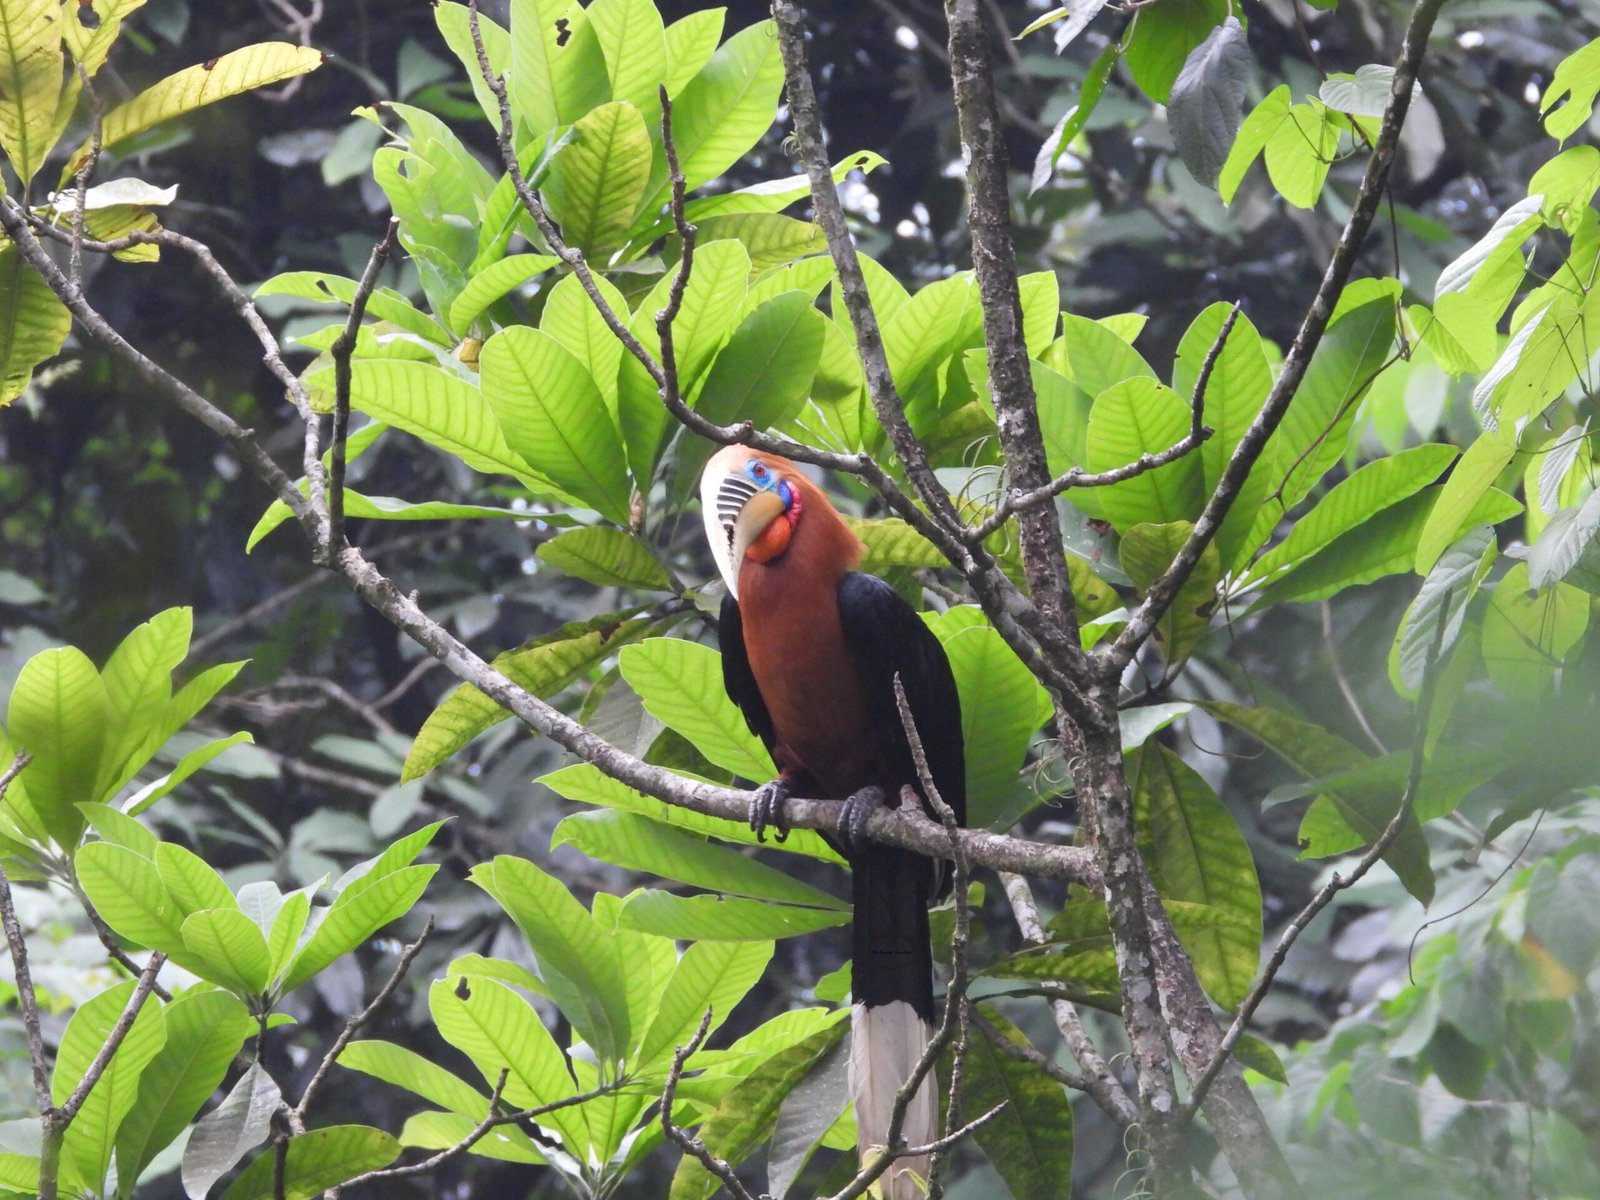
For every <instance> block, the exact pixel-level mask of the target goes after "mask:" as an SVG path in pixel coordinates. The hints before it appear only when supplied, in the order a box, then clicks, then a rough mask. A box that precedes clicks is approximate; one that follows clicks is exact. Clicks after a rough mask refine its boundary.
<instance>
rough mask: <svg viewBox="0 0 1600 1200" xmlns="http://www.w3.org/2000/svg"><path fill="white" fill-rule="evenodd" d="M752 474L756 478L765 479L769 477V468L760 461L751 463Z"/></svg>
mask: <svg viewBox="0 0 1600 1200" xmlns="http://www.w3.org/2000/svg"><path fill="white" fill-rule="evenodd" d="M750 474H751V475H752V476H754V477H755V478H756V479H765V478H766V477H767V469H766V467H764V466H762V465H761V464H760V463H752V464H750Z"/></svg>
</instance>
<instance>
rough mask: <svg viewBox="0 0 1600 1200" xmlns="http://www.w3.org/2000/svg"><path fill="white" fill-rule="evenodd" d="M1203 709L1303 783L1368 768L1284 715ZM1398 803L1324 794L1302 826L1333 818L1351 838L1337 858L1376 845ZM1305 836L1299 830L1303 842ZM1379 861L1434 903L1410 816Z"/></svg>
mask: <svg viewBox="0 0 1600 1200" xmlns="http://www.w3.org/2000/svg"><path fill="white" fill-rule="evenodd" d="M1203 707H1204V708H1205V710H1206V711H1207V712H1209V713H1210V714H1211V715H1212V716H1214V717H1216V718H1217V719H1218V720H1219V721H1225V722H1227V723H1228V724H1230V725H1233V726H1234V727H1236V728H1238V729H1242V730H1244V731H1245V732H1246V733H1249V734H1251V735H1253V736H1254V737H1256V738H1259V739H1260V740H1261V742H1262V743H1263V744H1264V745H1265V746H1266V747H1267V748H1268V749H1269V750H1271V751H1272V752H1273V753H1274V754H1276V755H1277V756H1278V757H1279V758H1281V759H1283V761H1284V762H1286V763H1288V764H1289V766H1291V767H1293V768H1294V769H1295V770H1296V771H1298V772H1299V773H1300V774H1301V775H1302V776H1303V777H1305V778H1307V779H1316V778H1318V777H1320V776H1323V775H1332V774H1334V773H1336V772H1340V771H1349V770H1353V769H1355V768H1358V767H1361V766H1364V765H1366V764H1367V763H1368V762H1370V760H1369V759H1368V758H1367V756H1366V755H1364V754H1362V753H1361V751H1359V750H1357V749H1356V748H1355V747H1354V746H1352V745H1350V743H1349V742H1346V741H1345V740H1344V739H1343V738H1340V737H1337V736H1336V735H1334V734H1331V733H1329V732H1328V731H1327V730H1326V729H1323V728H1322V727H1321V726H1319V725H1313V724H1312V723H1310V722H1309V721H1302V720H1300V719H1299V718H1298V717H1291V716H1289V715H1288V714H1287V713H1282V712H1278V711H1276V710H1274V709H1270V708H1249V707H1246V706H1244V705H1240V704H1230V703H1227V702H1225V701H1220V700H1213V701H1210V702H1208V703H1207V704H1205V705H1204V706H1203ZM1398 801H1399V794H1398V792H1397V791H1391V792H1389V793H1388V794H1387V795H1383V796H1372V795H1370V794H1363V795H1361V796H1360V797H1357V798H1352V799H1349V800H1347V799H1346V798H1345V797H1342V796H1340V795H1337V794H1334V793H1327V794H1326V795H1325V796H1323V797H1319V798H1318V800H1317V801H1316V802H1315V803H1314V804H1313V805H1312V810H1311V812H1308V813H1307V816H1306V821H1307V822H1310V821H1313V820H1314V819H1315V820H1321V819H1323V818H1324V817H1325V816H1327V815H1331V816H1333V817H1335V818H1336V819H1337V820H1338V821H1339V822H1340V823H1341V824H1342V825H1343V826H1344V827H1345V828H1346V829H1347V830H1348V831H1349V832H1350V833H1351V834H1352V835H1353V839H1352V842H1351V843H1350V844H1346V845H1343V846H1342V847H1341V848H1340V849H1338V850H1334V849H1331V848H1330V849H1329V850H1328V852H1329V853H1341V852H1342V851H1343V850H1345V849H1353V848H1354V847H1355V846H1360V845H1365V844H1370V843H1371V842H1375V841H1377V839H1378V836H1379V835H1380V834H1381V833H1382V832H1383V829H1384V826H1386V825H1387V824H1388V823H1389V820H1390V818H1392V817H1393V816H1394V811H1395V808H1396V805H1397V803H1398ZM1305 833H1306V829H1305V827H1304V825H1302V836H1304V834H1305ZM1383 860H1384V862H1386V863H1388V864H1389V866H1390V867H1391V868H1393V870H1394V873H1395V874H1396V875H1397V876H1399V878H1400V882H1401V883H1402V884H1404V885H1405V889H1406V891H1408V892H1410V893H1411V894H1412V895H1413V896H1415V897H1416V898H1417V899H1418V900H1421V901H1422V902H1423V904H1427V903H1429V902H1430V901H1431V900H1432V899H1433V866H1432V861H1431V858H1430V856H1429V854H1428V843H1427V841H1426V839H1424V837H1423V836H1422V827H1421V826H1420V825H1419V824H1418V823H1417V819H1416V816H1415V815H1414V814H1413V815H1411V816H1410V817H1408V818H1407V819H1406V820H1405V821H1403V822H1402V823H1401V826H1400V832H1399V835H1398V836H1397V837H1396V838H1395V840H1394V842H1393V843H1392V844H1391V845H1390V846H1389V849H1388V850H1387V851H1386V852H1385V854H1384V856H1383Z"/></svg>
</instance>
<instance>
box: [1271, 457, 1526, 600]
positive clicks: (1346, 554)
mask: <svg viewBox="0 0 1600 1200" xmlns="http://www.w3.org/2000/svg"><path fill="white" fill-rule="evenodd" d="M1443 490H1444V489H1443V486H1442V485H1440V486H1437V487H1428V488H1424V489H1423V490H1422V491H1421V492H1419V493H1418V494H1416V495H1415V496H1411V497H1408V498H1407V499H1405V500H1402V501H1400V503H1398V504H1394V505H1390V506H1389V507H1388V508H1386V509H1384V510H1382V511H1381V512H1379V513H1378V514H1377V515H1376V516H1373V517H1371V518H1369V519H1368V520H1367V521H1366V522H1364V523H1363V524H1361V525H1359V526H1357V527H1356V528H1355V529H1352V530H1350V531H1349V532H1347V533H1342V534H1340V535H1339V536H1338V537H1336V538H1334V540H1333V541H1332V542H1330V543H1329V544H1328V545H1327V546H1326V547H1324V548H1323V549H1321V550H1318V551H1315V552H1314V553H1312V554H1311V555H1310V556H1309V557H1307V558H1306V559H1305V560H1304V561H1303V562H1301V563H1300V564H1299V565H1298V566H1294V567H1290V568H1289V569H1288V570H1286V571H1285V572H1283V573H1282V574H1281V575H1279V576H1278V578H1277V579H1276V580H1274V581H1273V583H1272V584H1271V585H1270V586H1269V587H1268V588H1267V589H1266V590H1265V591H1263V592H1262V593H1261V595H1260V596H1259V597H1258V598H1257V600H1256V605H1255V607H1264V606H1267V605H1270V604H1281V603H1284V602H1286V601H1290V600H1296V601H1308V600H1322V599H1325V598H1327V597H1328V596H1332V595H1336V594H1337V593H1339V592H1342V591H1344V590H1345V589H1346V588H1351V587H1355V586H1357V585H1358V584H1363V583H1370V582H1371V581H1372V580H1374V579H1382V578H1383V577H1384V576H1386V575H1395V574H1399V573H1401V572H1404V571H1410V570H1411V569H1412V568H1413V566H1414V565H1415V560H1416V552H1417V538H1418V536H1419V535H1420V534H1421V533H1422V530H1423V527H1424V526H1425V525H1426V524H1427V521H1428V514H1429V513H1430V511H1431V510H1432V509H1433V508H1434V506H1435V504H1436V503H1437V502H1438V500H1439V496H1440V493H1441V492H1442V491H1443ZM1521 511H1522V506H1521V505H1520V504H1518V503H1517V502H1516V501H1515V500H1513V499H1512V498H1511V497H1510V496H1508V495H1506V494H1505V493H1504V492H1502V491H1498V490H1496V489H1493V488H1491V489H1490V490H1489V491H1488V493H1487V494H1486V495H1484V497H1483V498H1482V499H1481V500H1480V501H1479V502H1478V504H1477V506H1476V507H1474V508H1473V509H1472V510H1471V511H1470V512H1469V513H1467V514H1466V516H1465V518H1463V519H1462V520H1461V521H1460V522H1459V523H1458V525H1457V527H1456V529H1455V530H1454V532H1453V537H1452V540H1454V538H1455V537H1460V536H1461V532H1462V530H1464V529H1467V528H1470V527H1471V526H1473V525H1481V524H1490V525H1495V524H1499V523H1500V522H1501V521H1504V520H1507V519H1509V518H1510V517H1513V516H1515V515H1516V514H1517V513H1519V512H1521Z"/></svg>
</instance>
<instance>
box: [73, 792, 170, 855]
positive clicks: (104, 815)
mask: <svg viewBox="0 0 1600 1200" xmlns="http://www.w3.org/2000/svg"><path fill="white" fill-rule="evenodd" d="M82 808H83V816H84V819H85V820H87V821H88V822H89V826H90V828H92V829H93V830H94V831H95V833H97V834H99V835H100V838H101V840H102V841H107V842H110V843H112V844H113V845H116V846H123V847H125V848H127V849H129V850H132V851H133V852H134V853H135V854H137V855H139V856H140V857H142V858H150V859H153V858H155V854H156V847H157V846H159V845H160V844H161V842H160V839H159V838H157V837H156V835H155V834H153V833H151V832H150V831H149V830H148V829H146V828H145V827H144V826H143V825H141V824H140V823H139V822H138V821H135V820H134V819H133V818H132V817H130V816H128V815H127V814H125V813H124V812H122V811H121V810H120V809H116V808H112V807H111V806H110V805H107V804H85V805H83V806H82Z"/></svg>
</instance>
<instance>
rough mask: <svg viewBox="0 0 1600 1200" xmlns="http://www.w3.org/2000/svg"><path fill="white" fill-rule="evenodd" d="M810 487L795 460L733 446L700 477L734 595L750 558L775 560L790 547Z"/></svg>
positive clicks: (721, 566) (709, 526)
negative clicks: (740, 569)
mask: <svg viewBox="0 0 1600 1200" xmlns="http://www.w3.org/2000/svg"><path fill="white" fill-rule="evenodd" d="M805 490H807V489H805V488H804V484H803V483H802V478H801V476H800V473H799V471H798V470H797V469H796V468H795V465H794V464H793V463H792V462H790V461H789V460H788V459H784V458H779V457H778V456H777V455H775V454H763V453H761V452H760V451H757V450H752V449H750V448H749V447H748V446H727V447H725V448H723V449H722V450H719V451H717V453H716V454H713V455H712V456H711V461H709V462H708V463H706V469H705V472H704V474H702V475H701V476H700V506H701V509H702V510H703V514H704V517H705V522H706V538H707V540H708V541H710V543H711V553H712V555H713V556H715V558H716V560H717V570H719V571H721V572H722V578H723V579H724V580H726V581H727V584H728V591H729V592H731V593H732V594H733V597H734V599H738V597H739V568H740V567H741V566H743V565H744V562H745V560H746V559H751V560H753V561H755V562H761V563H764V562H770V561H772V560H773V559H775V558H777V557H778V556H779V555H780V554H782V553H783V552H784V551H785V550H787V549H788V548H789V540H790V538H792V537H793V536H794V530H795V526H796V525H798V524H799V522H800V515H801V513H802V512H803V511H804V509H805V500H804V498H803V492H804V491H805Z"/></svg>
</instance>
